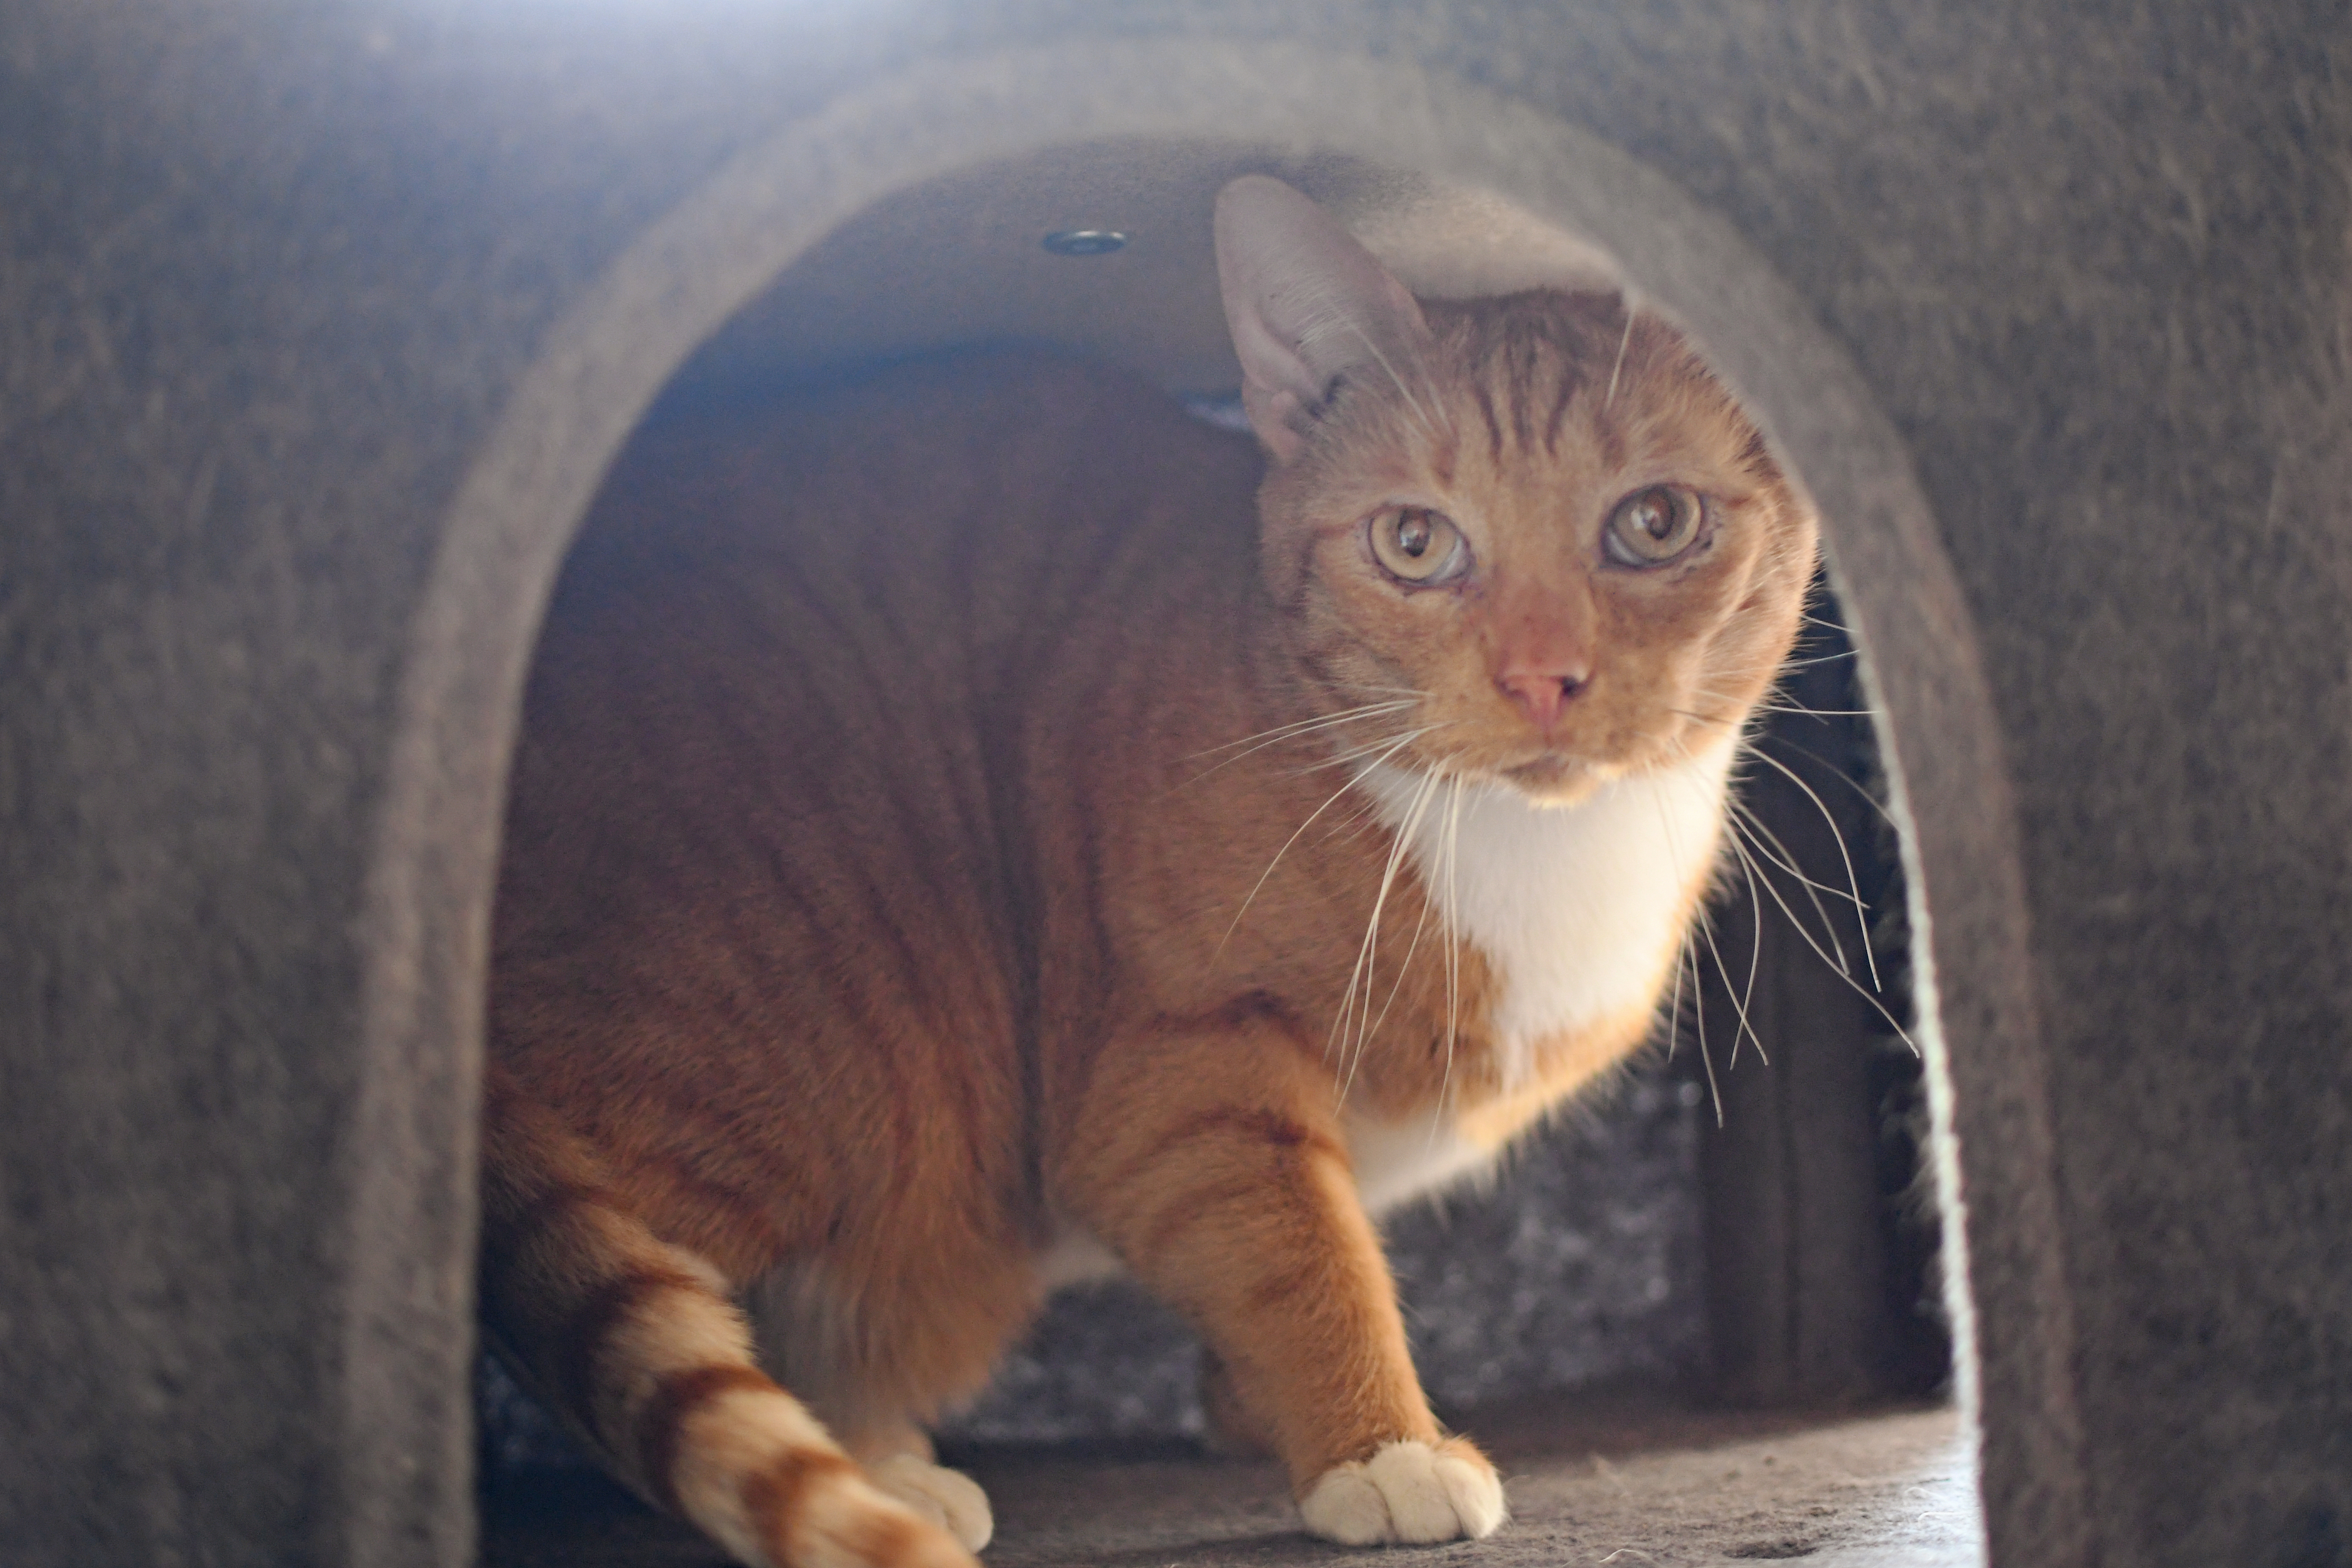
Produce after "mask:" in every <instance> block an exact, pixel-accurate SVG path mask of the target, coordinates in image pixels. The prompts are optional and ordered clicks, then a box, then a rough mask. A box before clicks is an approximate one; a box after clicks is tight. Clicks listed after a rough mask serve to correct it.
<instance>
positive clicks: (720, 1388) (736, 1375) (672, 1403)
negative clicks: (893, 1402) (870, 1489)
mask: <svg viewBox="0 0 2352 1568" xmlns="http://www.w3.org/2000/svg"><path fill="white" fill-rule="evenodd" d="M754 1391H766V1392H769V1393H772V1394H778V1395H779V1396H782V1397H785V1398H789V1397H791V1396H790V1395H788V1394H784V1392H783V1390H782V1389H780V1388H778V1387H777V1386H776V1385H775V1384H774V1383H773V1382H772V1381H771V1380H770V1379H769V1377H768V1375H767V1374H766V1373H763V1372H761V1370H760V1369H759V1368H757V1367H753V1366H744V1365H740V1364H738V1363H723V1362H720V1363H711V1364H710V1365H709V1366H698V1367H690V1368H688V1369H687V1370H686V1371H684V1372H673V1373H669V1374H667V1376H665V1377H663V1378H662V1379H660V1380H659V1381H658V1382H657V1383H656V1384H655V1385H654V1394H653V1397H652V1398H651V1399H648V1400H647V1401H646V1407H645V1409H644V1410H642V1411H641V1412H639V1413H638V1415H637V1422H636V1427H637V1429H636V1440H637V1464H638V1466H639V1468H640V1470H641V1472H642V1474H643V1475H644V1477H645V1482H646V1487H647V1488H649V1489H651V1490H652V1491H653V1493H654V1496H655V1500H656V1501H658V1502H659V1503H660V1504H661V1505H662V1506H663V1507H664V1508H667V1509H668V1510H670V1511H671V1512H673V1513H675V1512H677V1511H678V1500H677V1475H676V1473H675V1472H676V1470H677V1456H678V1450H679V1448H680V1447H682V1445H683V1437H684V1433H685V1429H686V1421H687V1417H688V1416H689V1415H693V1414H694V1413H695V1412H696V1411H697V1410H699V1409H701V1408H702V1407H703V1406H704V1405H708V1404H709V1403H710V1402H711V1401H712V1400H714V1399H717V1398H718V1397H719V1395H721V1394H738V1393H751V1392H754ZM819 1457H820V1458H831V1457H832V1456H829V1455H821V1456H819ZM840 1462H841V1463H843V1464H846V1463H848V1461H847V1460H842V1461H840Z"/></svg>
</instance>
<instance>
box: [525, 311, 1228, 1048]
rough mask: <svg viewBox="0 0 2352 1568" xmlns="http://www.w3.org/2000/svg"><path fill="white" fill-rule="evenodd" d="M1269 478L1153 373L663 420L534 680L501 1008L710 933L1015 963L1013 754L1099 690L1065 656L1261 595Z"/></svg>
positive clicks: (972, 371)
mask: <svg viewBox="0 0 2352 1568" xmlns="http://www.w3.org/2000/svg"><path fill="white" fill-rule="evenodd" d="M1259 472H1260V462H1259V458H1257V456H1256V453H1255V448H1254V447H1253V446H1252V445H1251V444H1250V443H1249V442H1248V441H1247V440H1246V439H1245V438H1243V437H1235V436H1234V435H1231V434H1229V433H1226V432H1223V431H1219V430H1216V429H1213V428H1211V427H1210V426H1206V425H1204V424H1202V422H1200V421H1198V420H1196V419H1193V418H1192V417H1191V416H1188V415H1187V414H1186V413H1185V412H1184V411H1183V410H1182V409H1181V407H1180V406H1178V405H1176V404H1175V403H1173V402H1172V401H1171V399H1169V398H1168V397H1167V396H1166V395H1164V394H1162V393H1160V391H1159V390H1158V389H1157V388H1155V387H1152V386H1150V385H1149V384H1145V383H1143V382H1141V381H1140V380H1139V379H1138V378H1136V377H1134V376H1131V375H1129V374H1125V373H1122V372H1119V371H1118V370H1115V369H1112V368H1108V367H1105V366H1101V365H1097V364H1093V363H1087V362H1082V361H1077V360H1073V359H1067V358H1062V357H1056V356H1052V355H1048V354H1044V353H1028V352H1002V353H972V354H964V355H958V356H952V357H942V358H937V359H931V360H925V361H918V362H911V363H904V364H900V365H896V366H891V367H887V368H885V369H881V370H877V371H871V372H866V373H863V374H857V375H855V376H846V377H842V378H839V379H836V380H835V381H833V382H830V383H828V384H821V385H814V386H808V387H803V388H798V389H793V390H791V391H788V392H783V393H779V394H773V395H761V396H757V397H752V398H739V399H734V400H731V401H729V402H727V403H725V404H711V405H703V406H700V407H697V408H694V409H692V410H690V411H687V412H685V413H680V412H677V411H672V412H670V413H667V414H665V415H657V416H656V417H655V418H653V419H651V420H649V421H648V423H647V426H646V427H645V428H644V429H643V430H642V431H640V433H639V434H638V435H637V437H635V438H634V439H633V441H632V443H631V445H630V447H628V448H627V449H626V450H625V452H624V453H623V455H622V457H621V458H619V459H618V461H617V462H616V463H615V465H614V469H613V471H612V473H611V475H610V476H609V478H608V479H607V481H606V483H605V486H604V489H603V491H602V492H601V493H600V495H599V497H598V499H597V500H596V502H595V504H594V505H593V508H592V509H591V511H590V513H589V516H588V518H587V519H586V521H584V522H583V528H582V532H581V536H580V538H579V541H578V542H577V543H576V545H575V547H574V549H573V551H572V555H571V557H570V559H569V560H568V561H567V563H566V566H565V569H564V572H563V574H562V577H561V579H560V580H559V583H558V585H557V589H556V592H555V595H554V597H553V599H552V601H551V605H550V607H549V611H548V616H547V619H546V623H545V627H544V630H543V632H542V636H541V644H540V648H539V652H538V656H537V659H536V662H535V664H534V667H533V669H532V673H531V676H530V682H529V686H528V689H527V694H526V698H525V714H524V722H523V731H522V740H521V745H520V750H519V752H518V755H517V759H516V763H515V774H514V781H513V785H512V790H511V795H510V804H509V818H508V825H507V826H508V845H507V847H508V853H507V855H506V858H505V861H504V870H503V880H502V884H501V888H500V892H499V912H498V917H497V931H496V942H497V944H498V948H499V957H500V970H499V977H498V979H497V981H496V983H495V984H494V990H495V991H496V992H497V993H498V996H497V997H496V998H494V1013H496V1012H497V1011H498V1010H499V1008H498V1005H497V1004H504V1003H507V1002H510V1001H511V1000H512V999H515V998H518V997H522V998H525V999H529V998H536V997H543V996H546V995H550V994H555V993H557V992H559V991H562V990H564V989H565V988H566V987H567V986H568V985H569V984H570V983H571V982H572V981H573V980H574V979H576V978H577V977H578V976H579V975H581V974H582V973H593V975H595V976H596V977H597V981H598V985H599V988H600V989H601V990H604V991H605V992H607V993H609V992H610V990H611V989H612V988H613V987H614V986H615V985H617V984H621V982H619V981H617V980H615V979H614V976H615V975H616V973H620V972H622V971H634V972H635V973H641V974H642V975H644V976H645V977H646V979H645V981H644V983H643V984H637V985H635V992H636V993H638V994H649V993H651V992H653V991H656V990H667V989H670V988H674V987H675V986H676V985H677V984H680V981H679V980H678V979H677V976H679V975H688V974H704V973H708V972H709V966H708V965H707V964H693V963H683V964H682V963H679V961H678V960H679V954H680V952H683V951H686V950H689V949H690V950H694V951H698V952H705V953H707V952H710V951H712V950H714V949H719V948H723V949H725V950H726V951H727V952H728V953H729V956H730V962H734V963H738V964H740V963H747V962H748V963H751V964H752V965H753V967H755V968H761V969H768V968H780V967H784V966H788V965H790V964H791V963H794V962H796V961H797V960H800V959H804V958H805V957H806V955H808V954H809V953H812V952H817V953H822V952H826V951H828V950H830V949H832V948H834V947H838V946H857V947H861V948H863V949H865V950H867V951H899V952H904V953H906V954H908V955H909V956H908V960H907V963H906V964H905V965H904V967H905V968H906V969H908V971H909V972H910V973H911V972H914V971H917V970H920V969H923V968H925V967H927V966H928V967H931V968H935V969H937V968H945V969H948V970H951V971H954V972H956V973H959V974H960V976H961V977H962V978H965V979H969V978H970V977H971V975H972V974H973V973H976V972H978V971H980V970H982V969H1002V968H1003V967H1004V964H1005V963H1006V962H1009V961H1008V960H1007V959H1006V957H1005V955H1006V954H1008V953H1009V952H1012V951H1013V950H1014V949H1016V948H1017V947H1018V946H1019V942H1018V939H1017V933H1014V932H1013V931H1009V930H1008V929H1007V928H1008V921H1013V920H1016V919H1018V918H1019V917H1018V908H1019V906H1020V904H1021V902H1022V900H1021V897H1020V889H1019V887H1018V886H1017V883H1018V881H1019V879H1020V878H1021V876H1022V874H1023V872H1022V868H1021V866H1020V862H1021V861H1022V860H1023V858H1024V852H1025V848H1026V847H1025V846H1024V845H1022V844H1020V843H1016V842H1012V841H1011V840H1012V839H1013V837H1017V836H1018V834H1019V833H1020V832H1021V823H1022V820H1023V818H1024V807H1023V802H1022V801H1021V799H1020V798H1019V797H1020V796H1021V795H1022V793H1023V791H1024V789H1025V787H1026V785H1025V784H1024V779H1026V778H1027V777H1029V776H1030V775H1031V773H1032V767H1031V761H1032V760H1031V759H1030V758H1029V757H1028V756H1027V754H1026V753H1027V752H1031V751H1034V749H1035V747H1036V746H1037V745H1038V744H1039V743H1040V741H1039V737H1040V736H1041V735H1048V734H1056V733H1066V731H1067V724H1066V720H1067V715H1065V714H1061V713H1059V712H1057V711H1054V710H1055V709H1056V708H1066V707H1067V706H1069V705H1070V704H1071V703H1072V702H1073V701H1074V700H1076V701H1084V700H1087V699H1086V697H1085V695H1084V693H1083V690H1080V691H1078V692H1077V693H1076V694H1075V695H1074V691H1073V688H1072V684H1071V681H1070V679H1069V670H1070V668H1071V667H1072V665H1073V664H1074V663H1084V662H1086V661H1089V660H1099V659H1100V658H1103V657H1104V650H1105V649H1106V648H1108V647H1116V646H1117V645H1118V644H1120V643H1122V642H1132V641H1134V640H1135V637H1136V636H1139V635H1141V634H1140V631H1139V628H1141V627H1143V626H1154V627H1156V628H1158V629H1157V630H1156V631H1155V632H1154V633H1153V634H1151V635H1153V636H1154V637H1157V638H1158V639H1159V641H1160V643H1161V644H1162V645H1163V646H1161V647H1160V648H1159V649H1158V650H1157V651H1158V655H1159V657H1160V658H1161V660H1162V661H1163V668H1181V666H1182V664H1183V661H1184V659H1185V658H1186V657H1187V656H1186V654H1185V652H1184V647H1182V646H1180V645H1183V644H1186V643H1188V642H1189V643H1192V644H1195V645H1198V646H1202V647H1207V646H1211V645H1213V644H1214V643H1215V641H1216V640H1217V639H1216V637H1215V636H1214V635H1213V633H1210V632H1205V631H1202V632H1198V633H1197V634H1196V633H1195V632H1194V631H1192V630H1188V629H1186V628H1188V627H1191V626H1212V625H1213V624H1214V623H1215V622H1216V621H1218V620H1219V619H1220V618H1221V617H1223V616H1225V615H1226V614H1227V613H1228V612H1229V611H1230V610H1231V608H1232V605H1233V604H1234V601H1235V600H1236V598H1237V596H1238V595H1243V594H1244V593H1246V592H1253V591H1255V573H1254V571H1252V570H1251V563H1252V562H1254V559H1255V506H1254V495H1255V486H1256V483H1257V479H1258V477H1259ZM1169 605H1181V606H1184V608H1183V609H1182V610H1181V613H1180V614H1176V615H1173V616H1171V614H1170V613H1169V611H1168V610H1167V608H1166V607H1167V606H1169ZM1221 606H1222V608H1221ZM1083 684H1084V683H1083V682H1081V683H1080V685H1081V687H1083ZM1008 911H1012V912H1010V913H1008ZM918 952H920V953H925V954H927V955H928V954H933V953H941V952H944V953H946V954H947V955H948V956H947V957H946V958H945V959H943V960H941V961H939V962H938V963H933V962H932V961H931V960H930V959H929V958H928V957H927V958H926V959H924V960H922V961H918V960H916V959H914V958H913V957H912V956H911V955H912V954H914V953H918ZM550 966H552V967H550ZM509 1011H511V1008H509Z"/></svg>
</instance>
